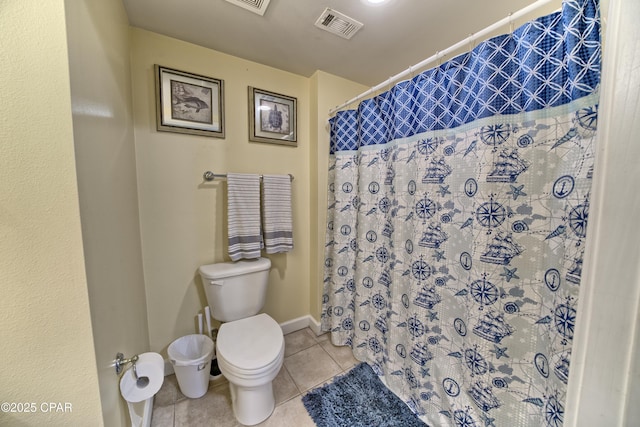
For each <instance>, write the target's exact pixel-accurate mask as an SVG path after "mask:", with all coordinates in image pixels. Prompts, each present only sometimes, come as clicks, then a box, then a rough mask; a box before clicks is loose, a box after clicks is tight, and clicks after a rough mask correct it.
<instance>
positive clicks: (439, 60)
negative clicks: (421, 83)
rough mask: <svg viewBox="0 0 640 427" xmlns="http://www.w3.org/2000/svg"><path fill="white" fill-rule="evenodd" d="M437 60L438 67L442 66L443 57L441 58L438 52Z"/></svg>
mask: <svg viewBox="0 0 640 427" xmlns="http://www.w3.org/2000/svg"><path fill="white" fill-rule="evenodd" d="M436 59H437V60H438V67H439V66H441V65H442V56H440V51H439V50H438V51H436Z"/></svg>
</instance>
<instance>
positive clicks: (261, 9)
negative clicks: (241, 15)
mask: <svg viewBox="0 0 640 427" xmlns="http://www.w3.org/2000/svg"><path fill="white" fill-rule="evenodd" d="M227 1H228V2H229V3H231V4H234V5H236V6H240V7H241V8H243V9H247V10H250V11H251V12H253V13H257V14H258V15H260V16H262V15H264V13H265V12H266V11H267V6H269V2H270V1H271V0H227Z"/></svg>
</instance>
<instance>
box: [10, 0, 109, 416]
mask: <svg viewBox="0 0 640 427" xmlns="http://www.w3.org/2000/svg"><path fill="white" fill-rule="evenodd" d="M64 13H65V11H64V2H63V0H49V1H45V2H43V1H38V0H3V1H2V2H1V3H0V28H2V30H1V31H0V54H1V55H0V56H1V57H2V61H0V76H2V78H0V93H2V102H0V153H1V154H0V290H1V295H2V298H0V340H1V342H0V347H1V348H2V350H1V351H0V355H1V356H2V360H1V364H0V402H15V403H29V404H31V403H33V404H34V406H33V407H31V406H29V408H30V409H33V412H28V413H27V412H21V411H17V412H4V411H3V412H0V425H3V426H27V425H33V426H71V425H77V426H100V425H102V424H103V423H102V413H101V410H100V409H101V408H100V395H99V389H98V377H97V372H96V358H95V354H94V351H93V337H92V329H91V318H90V315H89V299H88V295H87V281H86V277H85V269H84V261H85V260H84V256H83V253H82V240H81V239H82V237H81V225H80V214H79V207H78V190H77V187H76V171H75V158H74V152H73V148H74V147H73V129H72V117H71V99H70V96H69V68H68V57H67V40H66V33H65V16H64ZM47 402H54V403H56V402H60V403H62V405H63V406H62V411H61V412H51V411H49V410H43V408H44V409H47V408H48V407H47V406H42V404H43V403H47ZM65 403H68V404H69V405H70V411H65V408H66V407H65V406H64V404H65ZM23 408H24V406H23Z"/></svg>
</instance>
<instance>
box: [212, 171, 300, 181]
mask: <svg viewBox="0 0 640 427" xmlns="http://www.w3.org/2000/svg"><path fill="white" fill-rule="evenodd" d="M288 175H289V178H290V179H291V181H293V175H291V174H288ZM202 177H203V178H204V180H205V181H213V180H214V179H216V178H226V177H227V174H226V173H213V172H211V171H206V172H205V173H204V174H203V175H202ZM260 179H262V175H260Z"/></svg>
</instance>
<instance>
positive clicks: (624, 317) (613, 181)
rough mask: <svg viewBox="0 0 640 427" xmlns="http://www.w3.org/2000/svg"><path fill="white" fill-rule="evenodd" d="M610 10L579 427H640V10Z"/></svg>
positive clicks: (583, 302)
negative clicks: (639, 190)
mask: <svg viewBox="0 0 640 427" xmlns="http://www.w3.org/2000/svg"><path fill="white" fill-rule="evenodd" d="M610 4H611V6H610V7H611V8H610V9H609V13H608V20H607V32H606V44H605V51H604V62H603V74H602V91H601V103H600V110H599V113H598V116H599V117H598V149H597V150H598V151H597V159H596V160H597V163H596V168H595V171H594V188H593V197H592V199H591V209H590V212H589V237H588V242H587V245H588V246H587V253H586V257H585V263H584V265H585V271H583V281H582V283H581V285H580V286H581V290H580V301H579V306H578V319H577V328H576V336H575V339H574V349H573V353H572V358H571V371H570V377H569V389H568V398H567V405H566V406H567V417H566V424H565V425H567V426H576V427H585V426H586V427H589V426H629V427H631V426H637V425H638V424H639V423H640V421H639V420H640V409H639V408H640V407H639V405H638V403H639V402H640V378H639V376H640V358H639V357H638V355H639V353H640V351H639V350H640V342H639V338H638V336H639V334H640V332H639V329H640V328H639V326H638V321H639V319H640V311H639V304H640V269H639V267H638V264H639V261H640V246H639V245H638V242H640V228H638V225H637V216H638V213H640V197H638V189H637V185H638V182H640V168H639V167H638V159H640V144H638V142H639V141H638V135H640V120H639V119H640V73H639V72H638V69H639V68H640V29H639V27H638V22H637V21H638V18H639V17H640V3H639V2H637V1H632V2H629V1H623V0H611V2H610ZM605 12H606V11H605Z"/></svg>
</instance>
